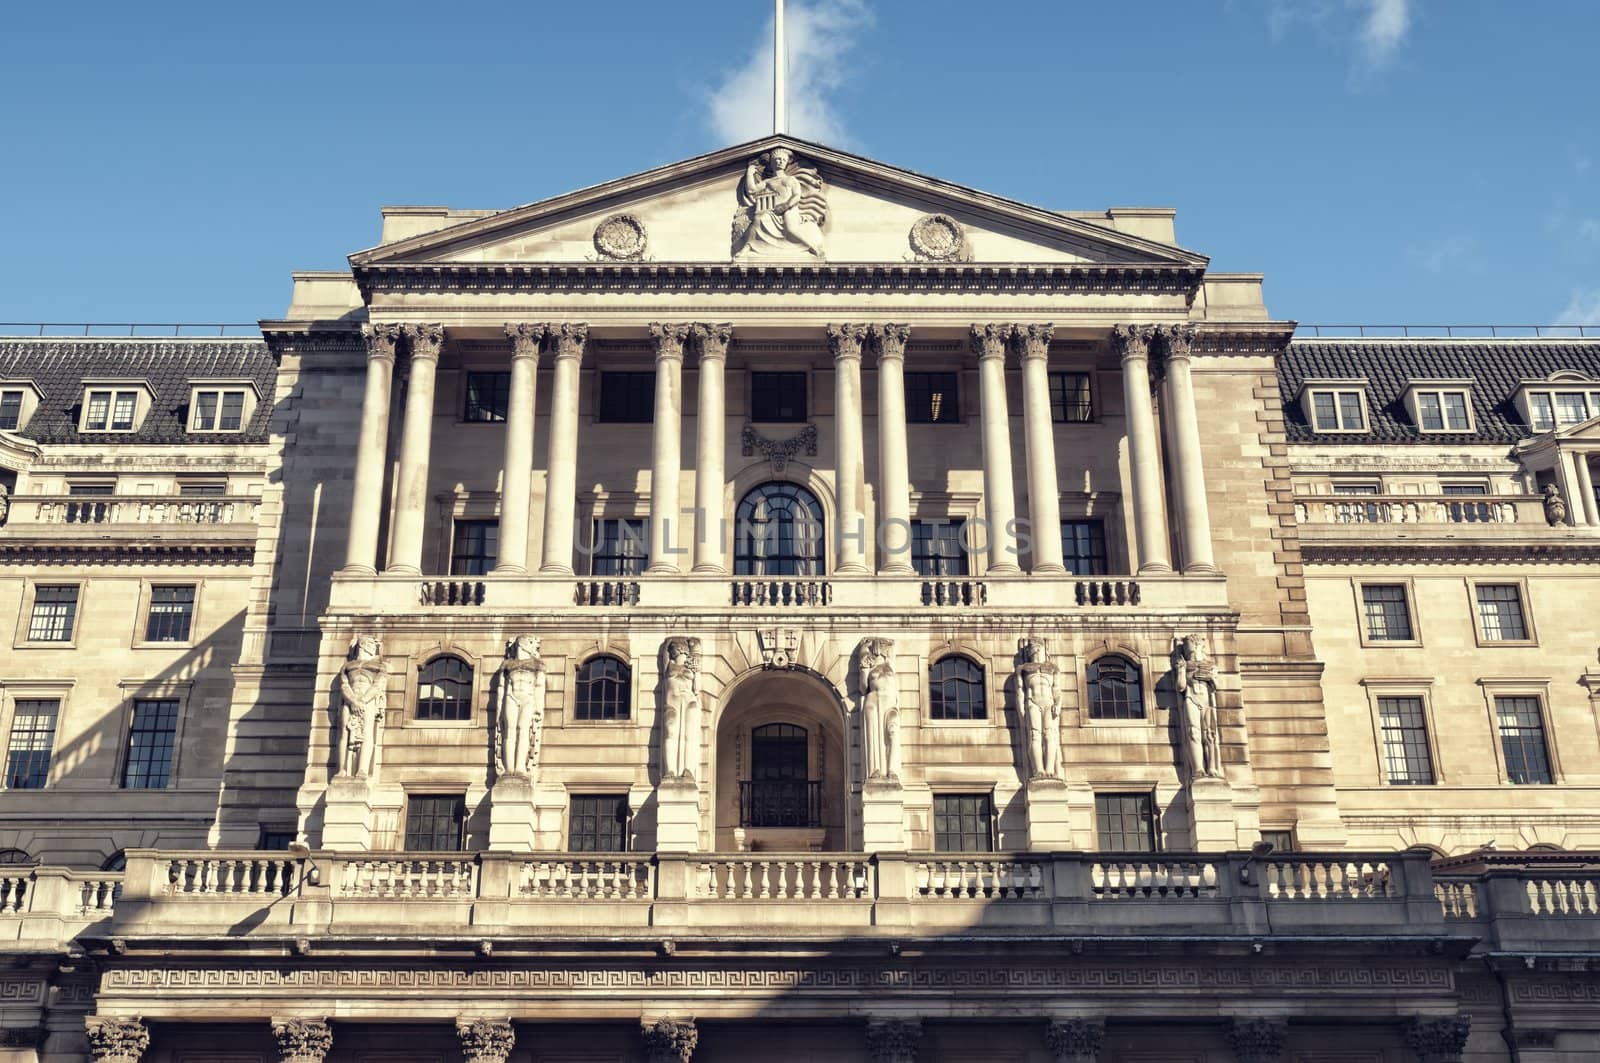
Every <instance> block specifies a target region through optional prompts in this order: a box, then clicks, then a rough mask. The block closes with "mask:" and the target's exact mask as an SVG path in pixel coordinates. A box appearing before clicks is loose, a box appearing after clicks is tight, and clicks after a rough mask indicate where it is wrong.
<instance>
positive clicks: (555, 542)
mask: <svg viewBox="0 0 1600 1063" xmlns="http://www.w3.org/2000/svg"><path fill="white" fill-rule="evenodd" d="M547 335H549V337H550V343H551V346H552V348H553V349H554V351H555V388H554V390H553V392H552V393H551V396H550V446H549V451H550V454H549V458H548V460H547V462H546V464H547V465H548V467H549V471H548V472H547V473H546V474H545V497H544V558H543V561H542V562H541V563H540V565H539V571H540V572H557V573H566V574H567V575H571V574H572V522H573V519H574V516H575V510H576V507H577V503H578V498H577V491H578V370H579V368H580V367H581V366H582V363H583V347H584V344H585V342H587V340H588V338H589V326H588V325H572V324H566V325H551V326H549V332H548V333H547Z"/></svg>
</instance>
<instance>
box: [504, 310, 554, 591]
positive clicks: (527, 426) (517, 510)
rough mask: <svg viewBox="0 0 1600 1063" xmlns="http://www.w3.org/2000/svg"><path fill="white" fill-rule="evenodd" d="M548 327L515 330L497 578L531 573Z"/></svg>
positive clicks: (511, 328)
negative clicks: (537, 427) (538, 408)
mask: <svg viewBox="0 0 1600 1063" xmlns="http://www.w3.org/2000/svg"><path fill="white" fill-rule="evenodd" d="M544 333H545V327H544V326H543V325H529V324H511V325H507V326H506V338H507V339H509V340H510V341H511V394H510V396H509V400H508V405H507V407H506V445H505V465H504V468H503V470H502V471H501V473H500V556H499V558H498V559H497V560H496V562H495V566H494V570H495V571H496V572H500V573H505V574H508V575H522V574H523V573H526V572H527V571H528V507H529V505H530V503H531V497H532V490H533V488H532V481H533V432H534V403H535V399H536V397H537V392H538V383H539V346H540V344H542V343H543V342H544Z"/></svg>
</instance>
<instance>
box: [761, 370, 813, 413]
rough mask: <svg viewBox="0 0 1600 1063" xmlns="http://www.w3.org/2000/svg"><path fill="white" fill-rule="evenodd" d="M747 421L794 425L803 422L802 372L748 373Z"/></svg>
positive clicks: (804, 380) (803, 395)
mask: <svg viewBox="0 0 1600 1063" xmlns="http://www.w3.org/2000/svg"><path fill="white" fill-rule="evenodd" d="M750 419H751V420H752V421H756V422H758V423H765V424H795V423H798V422H801V421H804V420H805V419H806V375H805V374H804V373H751V374H750Z"/></svg>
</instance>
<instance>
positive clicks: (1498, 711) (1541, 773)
mask: <svg viewBox="0 0 1600 1063" xmlns="http://www.w3.org/2000/svg"><path fill="white" fill-rule="evenodd" d="M1494 709H1495V716H1496V718H1497V720H1498V722H1499V725H1500V749H1501V752H1502V753H1503V754H1504V756H1505V761H1506V777H1507V778H1508V779H1510V780H1511V781H1512V782H1514V783H1552V782H1554V781H1555V778H1554V776H1552V775H1551V772H1550V752H1549V750H1548V749H1547V748H1546V746H1545V740H1544V716H1543V715H1542V714H1541V713H1540V711H1539V699H1538V698H1535V697H1497V698H1495V699H1494Z"/></svg>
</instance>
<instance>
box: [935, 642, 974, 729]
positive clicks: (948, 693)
mask: <svg viewBox="0 0 1600 1063" xmlns="http://www.w3.org/2000/svg"><path fill="white" fill-rule="evenodd" d="M928 702H929V704H928V711H929V715H930V716H931V717H932V718H933V719H935V720H982V719H986V718H987V717H988V708H987V706H986V705H985V704H984V697H983V669H982V668H981V667H979V666H978V665H977V664H976V663H974V662H973V661H970V660H968V659H967V658H965V657H945V658H943V659H942V660H939V661H936V662H934V664H933V666H932V667H931V668H929V669H928Z"/></svg>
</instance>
